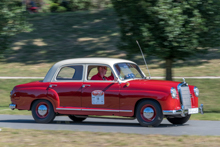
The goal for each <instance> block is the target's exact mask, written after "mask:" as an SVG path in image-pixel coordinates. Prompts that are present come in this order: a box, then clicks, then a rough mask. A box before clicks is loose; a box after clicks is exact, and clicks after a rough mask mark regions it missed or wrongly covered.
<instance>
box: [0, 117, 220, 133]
mask: <svg viewBox="0 0 220 147" xmlns="http://www.w3.org/2000/svg"><path fill="white" fill-rule="evenodd" d="M0 128H14V129H36V130H72V131H91V132H121V133H135V134H163V135H201V136H206V135H212V136H220V121H195V120H190V121H188V122H187V123H186V124H184V125H172V124H170V123H169V122H168V121H167V120H166V119H164V120H163V122H162V123H161V125H160V126H159V127H142V126H140V125H139V123H138V122H137V120H116V119H98V118H87V119H86V120H85V121H84V122H82V123H74V122H73V121H71V120H70V119H69V118H68V117H67V116H57V117H56V118H55V120H54V121H53V122H52V123H50V124H39V123H36V122H35V121H34V119H33V118H32V116H25V115H0Z"/></svg>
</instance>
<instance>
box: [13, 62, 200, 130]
mask: <svg viewBox="0 0 220 147" xmlns="http://www.w3.org/2000/svg"><path fill="white" fill-rule="evenodd" d="M198 96H199V90H198V88H197V87H195V86H192V85H188V84H187V83H186V82H185V81H184V82H182V83H181V82H174V81H163V80H151V79H149V78H147V77H146V76H145V74H144V73H143V72H142V71H141V69H140V68H139V67H138V65H137V64H136V63H134V62H132V61H129V60H122V59H112V58H78V59H69V60H63V61H60V62H58V63H56V64H54V65H53V66H52V67H51V69H50V70H49V71H48V73H47V75H46V76H45V78H44V80H42V81H36V82H31V83H26V84H21V85H17V86H15V87H14V89H13V90H12V91H11V95H10V97H11V102H12V104H10V105H9V107H10V108H11V109H12V110H14V109H18V110H31V111H32V115H33V118H34V119H35V121H36V122H39V123H49V122H52V121H53V120H54V118H55V116H56V115H68V116H69V118H70V119H72V120H73V121H75V122H81V121H83V120H85V119H86V118H87V117H89V116H94V115H95V116H123V117H131V118H134V119H135V118H137V120H138V121H139V123H140V124H141V125H142V126H158V125H160V123H161V121H162V120H163V118H164V117H166V118H167V119H168V121H170V122H171V123H173V124H183V123H186V122H187V121H188V120H189V118H190V116H191V114H195V113H199V112H200V113H203V105H202V104H201V106H200V107H199V106H198Z"/></svg>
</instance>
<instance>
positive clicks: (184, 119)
mask: <svg viewBox="0 0 220 147" xmlns="http://www.w3.org/2000/svg"><path fill="white" fill-rule="evenodd" d="M190 116H191V115H187V116H186V117H181V118H169V117H168V118H167V120H168V121H169V122H170V123H172V124H184V123H186V122H187V121H188V120H189V119H190Z"/></svg>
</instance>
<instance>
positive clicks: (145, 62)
mask: <svg viewBox="0 0 220 147" xmlns="http://www.w3.org/2000/svg"><path fill="white" fill-rule="evenodd" d="M136 42H137V44H138V46H139V48H140V50H141V54H142V56H143V59H144V62H145V65H146V67H147V62H146V60H145V58H144V54H143V52H142V49H141V46H140V44H139V43H138V41H137V40H136ZM147 71H148V73H149V79H151V75H150V71H149V69H148V67H147Z"/></svg>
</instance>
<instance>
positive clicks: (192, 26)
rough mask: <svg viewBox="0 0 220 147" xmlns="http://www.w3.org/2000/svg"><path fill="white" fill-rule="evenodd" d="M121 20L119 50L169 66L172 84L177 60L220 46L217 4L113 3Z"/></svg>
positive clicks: (174, 0) (171, 0)
mask: <svg viewBox="0 0 220 147" xmlns="http://www.w3.org/2000/svg"><path fill="white" fill-rule="evenodd" d="M112 3H113V5H114V8H115V10H116V12H117V14H118V17H119V26H120V29H121V42H120V43H119V45H118V47H119V49H122V50H125V51H127V53H128V55H131V54H133V53H134V52H138V51H139V48H138V47H137V44H136V41H135V40H138V41H139V42H140V44H141V46H142V49H143V50H144V52H145V53H147V54H148V55H155V56H157V57H159V58H161V59H163V60H165V62H166V80H172V64H173V62H174V61H175V60H176V59H181V60H183V59H184V58H186V57H189V56H191V55H194V54H196V53H198V52H202V51H204V50H206V49H208V48H210V47H214V46H219V45H220V33H219V31H220V29H219V26H220V25H219V24H220V21H219V20H220V11H219V10H220V3H219V1H218V0H112Z"/></svg>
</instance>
